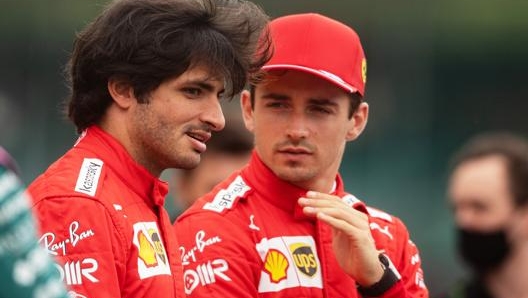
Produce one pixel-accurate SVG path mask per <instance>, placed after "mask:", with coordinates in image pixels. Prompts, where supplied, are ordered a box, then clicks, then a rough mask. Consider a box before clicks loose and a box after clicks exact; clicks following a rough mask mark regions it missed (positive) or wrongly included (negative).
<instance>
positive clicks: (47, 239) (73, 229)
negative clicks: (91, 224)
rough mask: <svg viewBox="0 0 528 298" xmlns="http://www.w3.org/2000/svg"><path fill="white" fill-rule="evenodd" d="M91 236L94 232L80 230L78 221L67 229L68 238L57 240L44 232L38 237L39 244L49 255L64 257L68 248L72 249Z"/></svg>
mask: <svg viewBox="0 0 528 298" xmlns="http://www.w3.org/2000/svg"><path fill="white" fill-rule="evenodd" d="M93 236H95V232H94V231H93V230H92V229H86V228H84V229H81V228H80V224H79V222H78V221H72V222H71V223H70V226H69V227H68V238H66V239H57V237H56V236H55V234H54V233H51V232H46V233H44V234H42V236H41V237H40V239H39V243H40V244H41V245H42V246H43V247H44V249H45V250H46V251H47V252H48V253H49V254H52V255H54V256H57V255H62V256H65V255H67V253H68V247H71V248H73V247H75V246H77V245H78V244H79V243H80V242H81V241H83V240H85V239H87V238H91V237H93Z"/></svg>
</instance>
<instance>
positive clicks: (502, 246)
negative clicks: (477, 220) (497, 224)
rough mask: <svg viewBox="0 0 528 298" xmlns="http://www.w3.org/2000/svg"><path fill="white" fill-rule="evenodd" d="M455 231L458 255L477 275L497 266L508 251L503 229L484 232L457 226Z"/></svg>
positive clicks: (508, 246) (508, 247)
mask: <svg viewBox="0 0 528 298" xmlns="http://www.w3.org/2000/svg"><path fill="white" fill-rule="evenodd" d="M457 232H458V235H457V236H458V239H457V245H458V251H459V253H460V255H461V256H462V258H463V259H464V261H466V262H467V263H468V265H469V266H471V267H472V268H473V270H475V273H477V274H479V275H482V274H486V273H487V272H489V271H490V270H493V269H495V268H497V267H498V266H499V265H501V264H502V262H504V260H505V259H506V257H507V256H508V254H509V253H510V249H511V247H510V244H509V242H508V239H507V237H506V233H505V231H504V230H498V231H495V232H486V233H484V232H476V231H469V230H465V229H461V228H458V229H457Z"/></svg>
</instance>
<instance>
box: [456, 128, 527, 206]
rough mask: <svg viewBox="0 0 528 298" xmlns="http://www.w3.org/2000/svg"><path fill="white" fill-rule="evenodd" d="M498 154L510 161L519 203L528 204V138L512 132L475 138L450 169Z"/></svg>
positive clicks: (510, 174) (508, 167)
mask: <svg viewBox="0 0 528 298" xmlns="http://www.w3.org/2000/svg"><path fill="white" fill-rule="evenodd" d="M493 155H498V156H502V157H504V159H505V160H506V167H507V171H508V176H509V181H510V188H511V189H510V190H511V193H512V195H513V198H514V200H515V204H516V205H518V206H523V205H526V204H528V141H527V140H526V139H524V138H522V137H521V136H519V135H516V134H513V133H510V132H498V131H497V132H485V133H481V134H478V135H476V136H474V137H473V138H471V139H470V140H469V141H468V142H467V143H466V144H464V145H463V146H462V147H461V148H460V149H459V150H458V151H457V152H456V153H455V154H454V156H453V158H452V159H451V161H450V168H451V170H454V169H455V168H456V167H458V166H459V165H461V164H462V163H464V162H466V161H470V160H475V159H480V158H483V157H488V156H493Z"/></svg>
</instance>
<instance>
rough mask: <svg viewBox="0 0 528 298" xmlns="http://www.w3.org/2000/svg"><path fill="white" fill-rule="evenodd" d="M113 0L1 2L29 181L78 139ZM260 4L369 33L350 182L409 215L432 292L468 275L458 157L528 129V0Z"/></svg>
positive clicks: (13, 121)
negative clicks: (70, 75) (455, 169)
mask: <svg viewBox="0 0 528 298" xmlns="http://www.w3.org/2000/svg"><path fill="white" fill-rule="evenodd" d="M105 2H106V1H101V0H97V1H93V0H90V1H88V0H78V1H71V0H68V1H67V0H53V1H37V0H34V1H31V0H17V1H15V0H12V1H11V0H0V57H1V58H0V144H1V145H3V146H4V147H5V148H6V149H8V150H9V151H10V152H11V153H12V154H13V155H14V156H15V158H16V159H17V160H18V162H19V166H20V168H21V170H22V177H23V179H24V181H25V182H26V183H29V182H31V181H32V180H33V179H34V178H35V177H36V176H37V175H38V174H39V173H40V172H42V171H43V170H44V169H45V168H46V167H47V166H48V165H49V164H50V163H51V162H52V161H54V160H55V159H56V158H58V157H59V156H60V155H62V154H63V153H64V152H65V151H66V150H67V149H68V148H69V147H71V145H72V144H73V142H74V141H75V139H76V137H77V136H76V134H75V129H74V127H73V125H72V124H70V123H69V122H68V121H66V120H64V117H63V116H62V114H61V108H62V102H63V100H64V99H65V98H66V96H67V93H68V89H67V85H66V84H65V80H64V76H63V74H62V70H63V68H64V66H65V64H66V61H67V57H68V54H69V52H70V50H71V45H72V41H73V38H74V36H75V33H76V32H77V31H79V30H80V29H81V28H82V27H83V26H84V25H86V24H87V23H88V22H90V21H91V20H92V18H93V17H94V16H95V15H96V14H97V13H98V12H99V11H100V10H101V8H102V6H103V5H104V3H105ZM255 2H257V3H259V4H260V5H261V6H262V7H263V8H264V9H265V10H266V11H267V12H268V14H269V15H270V16H272V17H277V16H280V15H283V14H286V13H297V12H319V13H323V14H326V15H328V16H330V17H333V18H336V19H338V20H341V21H342V22H345V23H347V24H349V25H350V26H352V27H353V28H355V29H356V31H357V32H358V33H359V35H360V36H361V38H362V41H363V45H364V48H365V52H366V55H367V60H368V83H367V92H366V99H367V101H368V102H369V104H370V107H371V114H370V120H369V124H368V126H367V129H366V131H365V132H364V133H363V135H362V136H361V137H360V138H359V140H358V141H356V142H355V143H352V144H349V146H348V149H347V152H346V156H345V160H344V162H343V164H342V173H343V175H344V179H345V181H346V183H347V185H348V191H350V192H352V193H354V194H355V195H356V196H357V197H359V198H361V199H363V200H364V201H366V202H368V203H369V204H370V205H372V206H375V207H378V208H381V209H384V210H386V211H389V212H390V213H393V214H395V215H397V216H399V217H400V218H401V219H403V220H404V221H405V222H406V224H407V225H408V228H409V230H410V232H411V236H412V239H413V240H414V242H415V243H416V244H417V245H418V246H419V248H420V249H421V256H422V260H423V267H424V270H425V276H426V283H427V284H428V286H429V288H430V290H431V293H432V294H435V293H438V292H440V291H442V290H444V289H445V288H446V287H447V286H448V285H450V284H451V283H452V282H453V281H454V280H455V279H456V278H457V277H459V276H461V275H462V274H463V273H464V271H463V267H462V266H461V265H460V264H459V262H458V259H457V256H456V254H455V252H454V250H453V243H454V242H453V233H452V227H453V224H452V219H451V216H450V213H449V206H448V205H447V204H446V197H445V187H446V177H447V162H448V160H449V156H450V155H451V154H452V153H453V151H454V150H455V149H456V148H458V146H460V145H461V144H462V142H463V141H464V140H466V139H467V138H468V137H469V136H471V135H472V134H474V133H477V132H480V131H485V130H491V129H493V130H497V129H500V130H510V131H513V132H516V133H520V134H522V135H524V136H526V137H528V120H527V116H526V114H528V72H527V70H528V18H527V17H526V13H527V12H528V1H524V0H518V1H515V0H480V1H476V0H475V1H469V0H468V1H459V0H442V1H440V0H437V1H388V0H386V1H381V0H380V1H360V0H347V1H340V0H324V1H323V0H317V1H316V0H290V1H285V0H259V1H255ZM336 46H339V45H336Z"/></svg>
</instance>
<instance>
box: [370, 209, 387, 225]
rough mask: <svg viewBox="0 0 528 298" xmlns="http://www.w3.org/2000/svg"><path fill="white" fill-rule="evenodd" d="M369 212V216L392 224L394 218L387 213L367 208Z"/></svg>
mask: <svg viewBox="0 0 528 298" xmlns="http://www.w3.org/2000/svg"><path fill="white" fill-rule="evenodd" d="M367 211H368V213H369V215H370V216H372V217H377V218H381V219H384V220H385V221H388V222H392V216H390V215H389V214H388V213H386V212H383V211H381V210H378V209H374V208H372V207H367Z"/></svg>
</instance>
